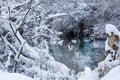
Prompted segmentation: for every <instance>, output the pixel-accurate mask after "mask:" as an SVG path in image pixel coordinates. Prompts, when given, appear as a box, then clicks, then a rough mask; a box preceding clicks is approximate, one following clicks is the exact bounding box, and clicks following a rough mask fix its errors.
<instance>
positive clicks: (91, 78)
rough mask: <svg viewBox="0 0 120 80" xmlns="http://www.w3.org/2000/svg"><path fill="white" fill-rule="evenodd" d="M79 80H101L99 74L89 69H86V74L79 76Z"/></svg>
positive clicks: (81, 73) (82, 73) (79, 74)
mask: <svg viewBox="0 0 120 80" xmlns="http://www.w3.org/2000/svg"><path fill="white" fill-rule="evenodd" d="M77 77H78V80H99V77H98V73H97V72H95V71H92V70H91V69H90V68H89V67H86V68H85V71H84V72H80V73H78V74H77Z"/></svg>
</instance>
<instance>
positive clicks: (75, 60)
mask: <svg viewBox="0 0 120 80" xmlns="http://www.w3.org/2000/svg"><path fill="white" fill-rule="evenodd" d="M52 56H54V57H55V59H56V60H57V61H59V62H61V63H64V64H65V65H67V66H68V67H69V68H72V69H74V70H75V71H76V72H79V71H82V70H84V68H85V66H88V67H90V68H91V69H94V68H95V67H96V66H97V64H98V63H99V62H100V61H102V60H103V59H104V41H91V40H87V39H85V40H80V39H79V40H77V42H76V44H75V46H74V50H72V51H69V50H68V48H66V46H65V45H64V46H58V45H56V46H53V53H52Z"/></svg>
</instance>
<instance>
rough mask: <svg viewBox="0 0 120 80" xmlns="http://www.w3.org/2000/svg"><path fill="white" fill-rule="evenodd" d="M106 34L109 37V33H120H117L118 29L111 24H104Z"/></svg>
mask: <svg viewBox="0 0 120 80" xmlns="http://www.w3.org/2000/svg"><path fill="white" fill-rule="evenodd" d="M105 30H106V33H107V34H108V35H109V36H111V33H114V35H119V34H120V32H119V31H118V29H117V28H116V27H115V26H114V25H112V24H106V29H105Z"/></svg>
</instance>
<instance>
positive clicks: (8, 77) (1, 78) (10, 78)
mask: <svg viewBox="0 0 120 80" xmlns="http://www.w3.org/2000/svg"><path fill="white" fill-rule="evenodd" d="M0 80H33V79H32V78H29V77H27V76H25V75H22V74H19V73H8V72H3V71H2V70H0Z"/></svg>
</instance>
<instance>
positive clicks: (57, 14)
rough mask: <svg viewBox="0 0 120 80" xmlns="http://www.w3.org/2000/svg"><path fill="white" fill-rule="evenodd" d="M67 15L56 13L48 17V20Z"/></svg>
mask: <svg viewBox="0 0 120 80" xmlns="http://www.w3.org/2000/svg"><path fill="white" fill-rule="evenodd" d="M65 15H67V13H56V14H50V15H48V17H47V18H48V19H49V18H54V17H59V16H65Z"/></svg>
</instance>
